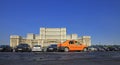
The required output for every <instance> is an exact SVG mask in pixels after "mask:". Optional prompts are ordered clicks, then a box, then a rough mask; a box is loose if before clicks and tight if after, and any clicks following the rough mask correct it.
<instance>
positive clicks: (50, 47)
mask: <svg viewBox="0 0 120 65" xmlns="http://www.w3.org/2000/svg"><path fill="white" fill-rule="evenodd" d="M47 51H48V52H55V51H57V44H51V45H50V46H48V47H47Z"/></svg>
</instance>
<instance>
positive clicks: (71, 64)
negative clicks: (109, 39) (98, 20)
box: [0, 51, 120, 65]
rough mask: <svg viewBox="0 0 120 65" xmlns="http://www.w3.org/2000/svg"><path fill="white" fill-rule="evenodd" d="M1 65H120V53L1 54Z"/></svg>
mask: <svg viewBox="0 0 120 65" xmlns="http://www.w3.org/2000/svg"><path fill="white" fill-rule="evenodd" d="M0 65H120V52H118V51H116V52H114V51H113V52H0Z"/></svg>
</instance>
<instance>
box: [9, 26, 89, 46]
mask: <svg viewBox="0 0 120 65" xmlns="http://www.w3.org/2000/svg"><path fill="white" fill-rule="evenodd" d="M66 40H77V41H79V42H80V43H82V44H85V45H87V46H90V45H91V37H90V36H81V37H78V35H77V34H70V35H67V33H66V28H40V34H33V33H28V34H27V36H26V37H22V36H19V35H11V36H10V46H12V47H16V46H17V45H18V44H20V43H27V44H29V45H30V46H31V47H32V46H33V45H41V46H42V47H45V46H48V45H50V44H57V43H62V42H64V41H66Z"/></svg>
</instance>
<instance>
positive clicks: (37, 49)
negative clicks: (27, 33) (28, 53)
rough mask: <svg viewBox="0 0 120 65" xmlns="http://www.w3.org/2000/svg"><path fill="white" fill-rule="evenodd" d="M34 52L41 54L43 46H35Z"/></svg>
mask: <svg viewBox="0 0 120 65" xmlns="http://www.w3.org/2000/svg"><path fill="white" fill-rule="evenodd" d="M32 51H33V52H38V51H39V52H41V51H42V47H41V45H34V46H33V48H32Z"/></svg>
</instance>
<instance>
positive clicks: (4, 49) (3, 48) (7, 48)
mask: <svg viewBox="0 0 120 65" xmlns="http://www.w3.org/2000/svg"><path fill="white" fill-rule="evenodd" d="M12 51H13V48H12V47H10V46H9V45H0V52H12Z"/></svg>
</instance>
